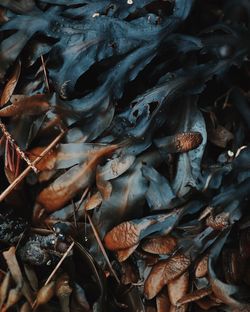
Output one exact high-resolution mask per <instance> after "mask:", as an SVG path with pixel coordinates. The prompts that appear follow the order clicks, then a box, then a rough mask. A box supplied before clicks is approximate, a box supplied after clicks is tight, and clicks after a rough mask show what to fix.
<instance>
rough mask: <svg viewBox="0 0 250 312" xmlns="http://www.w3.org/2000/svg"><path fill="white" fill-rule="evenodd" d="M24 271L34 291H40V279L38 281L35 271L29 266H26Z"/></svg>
mask: <svg viewBox="0 0 250 312" xmlns="http://www.w3.org/2000/svg"><path fill="white" fill-rule="evenodd" d="M24 271H25V274H26V276H27V278H28V281H29V283H30V285H31V287H32V289H33V290H34V291H37V290H38V279H37V276H36V273H35V271H34V270H33V269H32V267H31V266H30V265H28V264H25V265H24Z"/></svg>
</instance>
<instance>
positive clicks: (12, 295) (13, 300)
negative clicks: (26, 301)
mask: <svg viewBox="0 0 250 312" xmlns="http://www.w3.org/2000/svg"><path fill="white" fill-rule="evenodd" d="M22 296H23V294H22V291H21V289H20V287H16V288H12V289H11V290H10V291H9V294H8V299H7V302H6V304H5V305H4V307H3V309H2V310H3V312H5V311H7V310H8V309H9V308H10V307H12V306H13V305H16V304H17V303H18V301H19V300H20V299H21V298H22Z"/></svg>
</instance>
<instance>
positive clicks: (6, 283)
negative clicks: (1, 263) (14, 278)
mask: <svg viewBox="0 0 250 312" xmlns="http://www.w3.org/2000/svg"><path fill="white" fill-rule="evenodd" d="M10 282H11V278H10V272H7V273H6V275H5V277H4V279H3V281H2V283H1V286H0V310H1V308H2V306H3V304H4V301H5V299H6V298H7V295H8V291H9V287H10Z"/></svg>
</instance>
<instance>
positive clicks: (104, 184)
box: [96, 166, 112, 200]
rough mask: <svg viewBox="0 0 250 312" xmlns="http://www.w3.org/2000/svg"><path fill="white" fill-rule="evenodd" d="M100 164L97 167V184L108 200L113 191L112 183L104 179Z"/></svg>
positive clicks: (103, 196)
mask: <svg viewBox="0 0 250 312" xmlns="http://www.w3.org/2000/svg"><path fill="white" fill-rule="evenodd" d="M99 170H100V166H97V168H96V186H97V188H98V190H99V192H100V193H101V195H102V198H103V199H104V200H108V199H109V198H110V196H111V193H112V184H111V183H110V182H109V181H106V180H104V179H103V177H102V176H101V175H100V174H99Z"/></svg>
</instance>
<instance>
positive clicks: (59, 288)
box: [56, 273, 72, 312]
mask: <svg viewBox="0 0 250 312" xmlns="http://www.w3.org/2000/svg"><path fill="white" fill-rule="evenodd" d="M71 293H72V288H71V287H70V286H69V276H68V274H66V273H65V274H62V275H61V276H60V277H59V279H58V280H57V282H56V296H57V297H58V299H59V302H60V306H61V311H62V312H70V307H69V306H70V295H71Z"/></svg>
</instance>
